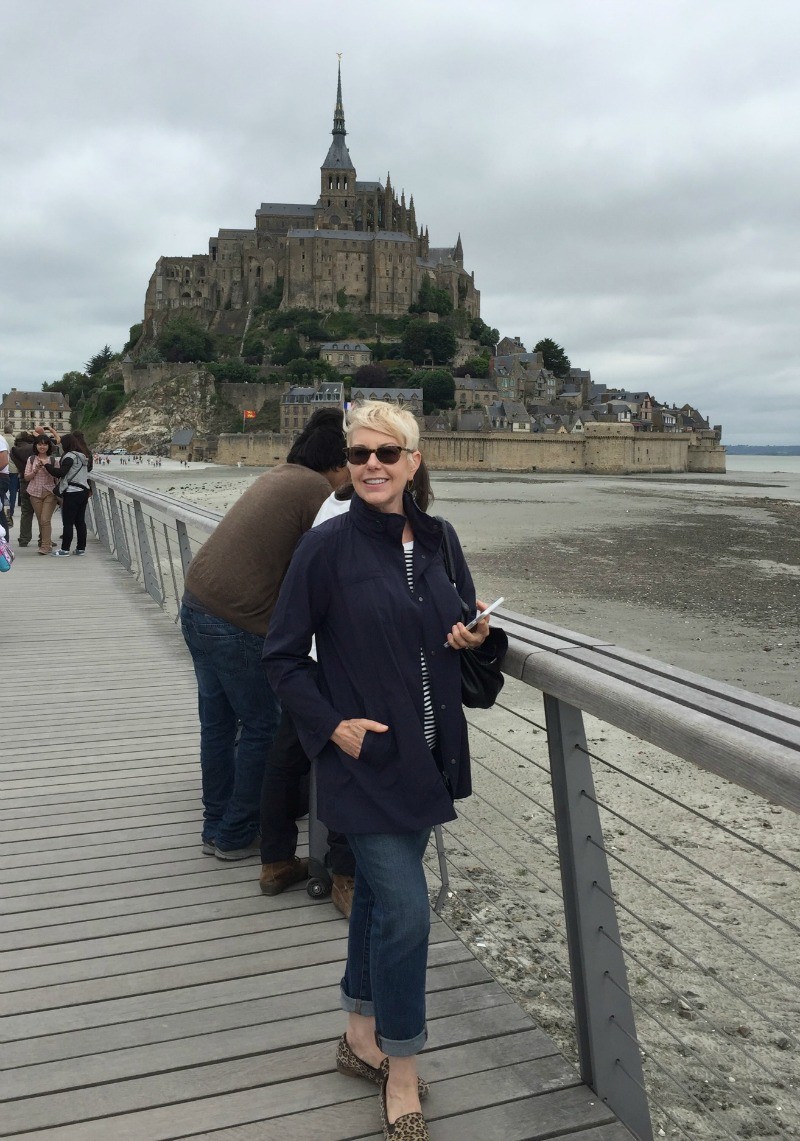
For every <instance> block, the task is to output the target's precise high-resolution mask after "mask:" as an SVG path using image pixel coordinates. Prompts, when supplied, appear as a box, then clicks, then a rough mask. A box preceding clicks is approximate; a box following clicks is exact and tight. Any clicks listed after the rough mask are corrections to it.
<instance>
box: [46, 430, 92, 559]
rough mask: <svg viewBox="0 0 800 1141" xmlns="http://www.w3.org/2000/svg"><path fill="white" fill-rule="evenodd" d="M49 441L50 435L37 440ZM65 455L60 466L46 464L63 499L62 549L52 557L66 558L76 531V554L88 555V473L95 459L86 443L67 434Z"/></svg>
mask: <svg viewBox="0 0 800 1141" xmlns="http://www.w3.org/2000/svg"><path fill="white" fill-rule="evenodd" d="M42 439H48V436H47V435H44V434H43V435H41V436H38V437H37V443H36V447H38V446H39V440H42ZM61 449H62V453H63V454H62V456H61V459H60V460H59V461H58V462H57V463H50V464H48V465H47V470H48V471H49V472H50V474H51V475H54V476H56V477H57V483H56V486H55V493H56V495H58V496H59V497H60V498H61V521H62V524H63V528H64V529H63V531H62V533H61V546H60V547H59V548H58V550H55V551H53V556H54V557H56V558H58V557H64V556H65V555H68V554H69V548H70V546H71V545H72V532H73V529H74V530H75V533H76V534H77V545H76V548H75V554H76V555H85V554H86V505H87V503H88V502H89V472H90V471H91V470H92V466H93V463H92V456H91V453H90V452H89V449H88V448H87V447H86V444H85V443H82V441H81V439H79V438H78V436H76V435H75V433H72V432H67V434H66V435H64V436H62V437H61Z"/></svg>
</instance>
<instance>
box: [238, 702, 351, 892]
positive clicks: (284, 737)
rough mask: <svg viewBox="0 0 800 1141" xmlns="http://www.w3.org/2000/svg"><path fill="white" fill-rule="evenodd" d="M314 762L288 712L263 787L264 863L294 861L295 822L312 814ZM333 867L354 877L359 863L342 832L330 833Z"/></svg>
mask: <svg viewBox="0 0 800 1141" xmlns="http://www.w3.org/2000/svg"><path fill="white" fill-rule="evenodd" d="M310 771H311V763H310V761H309V759H308V757H307V756H306V754H305V752H304V751H303V746H302V745H301V744H300V741H299V739H298V736H297V730H296V729H295V725H294V721H293V720H292V718H291V716H290V714H289V713H288V712H287V711H286V710H285V709H284V711H283V713H282V715H281V723H280V725H279V726H278V732H277V734H276V736H275V740H274V741H273V744H272V748H271V749H270V751H269V756H268V757H267V763H266V767H265V769H264V781H263V783H262V785H261V862H262V864H274V863H277V862H278V861H279V860H291V859H292V858H293V857H294V854H295V851H296V849H297V825H296V824H295V821H296V820H297V819H298V817H300V816H305V814H306V813H307V812H308V774H309V772H310ZM328 848H329V850H330V868H331V871H332V872H333V874H334V875H337V876H354V875H355V874H356V870H355V869H356V865H355V860H354V859H353V853H352V852H351V850H350V845H349V844H348V843H347V837H346V836H343V835H342V834H341V833H340V832H329V833H328Z"/></svg>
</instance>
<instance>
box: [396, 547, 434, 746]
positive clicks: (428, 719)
mask: <svg viewBox="0 0 800 1141" xmlns="http://www.w3.org/2000/svg"><path fill="white" fill-rule="evenodd" d="M403 556H404V558H405V561H406V581H407V582H408V588H409V590H413V589H414V540H413V539H412V540H411V542H410V543H403ZM419 660H420V665H421V667H422V705H423V708H424V711H425V720H424V730H425V740H426V741H427V744H428V748H429V749H433V748H434V747H435V745H436V722H435V720H434V717H433V697H432V695H431V685H430V679H429V677H428V664H427V662H426V661H425V655H424V654H423V652H422V649H421V648H420V651H419Z"/></svg>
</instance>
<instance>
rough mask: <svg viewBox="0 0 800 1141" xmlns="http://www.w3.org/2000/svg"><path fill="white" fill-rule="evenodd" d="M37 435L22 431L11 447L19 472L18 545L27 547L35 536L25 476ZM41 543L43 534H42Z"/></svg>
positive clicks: (12, 456)
mask: <svg viewBox="0 0 800 1141" xmlns="http://www.w3.org/2000/svg"><path fill="white" fill-rule="evenodd" d="M35 439H36V437H35V436H34V435H33V433H32V432H20V433H19V434H18V435H17V436H15V438H14V443H13V446H12V448H11V458H12V459H13V461H14V465H15V467H16V469H17V471H18V472H19V529H18V531H17V546H18V547H27V546H28V544H29V543H30V541H31V538H32V536H33V504H32V503H31V497H30V495H29V494H28V481H27V479H26V478H25V468H26V466H27V464H28V460H29V459H30V458H31V456H32V455H33V441H34V440H35ZM40 545H41V536H40Z"/></svg>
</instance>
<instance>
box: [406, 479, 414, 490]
mask: <svg viewBox="0 0 800 1141" xmlns="http://www.w3.org/2000/svg"><path fill="white" fill-rule="evenodd" d="M413 489H414V480H413V479H410V480H409V481H408V483H407V484H406V491H413Z"/></svg>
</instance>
